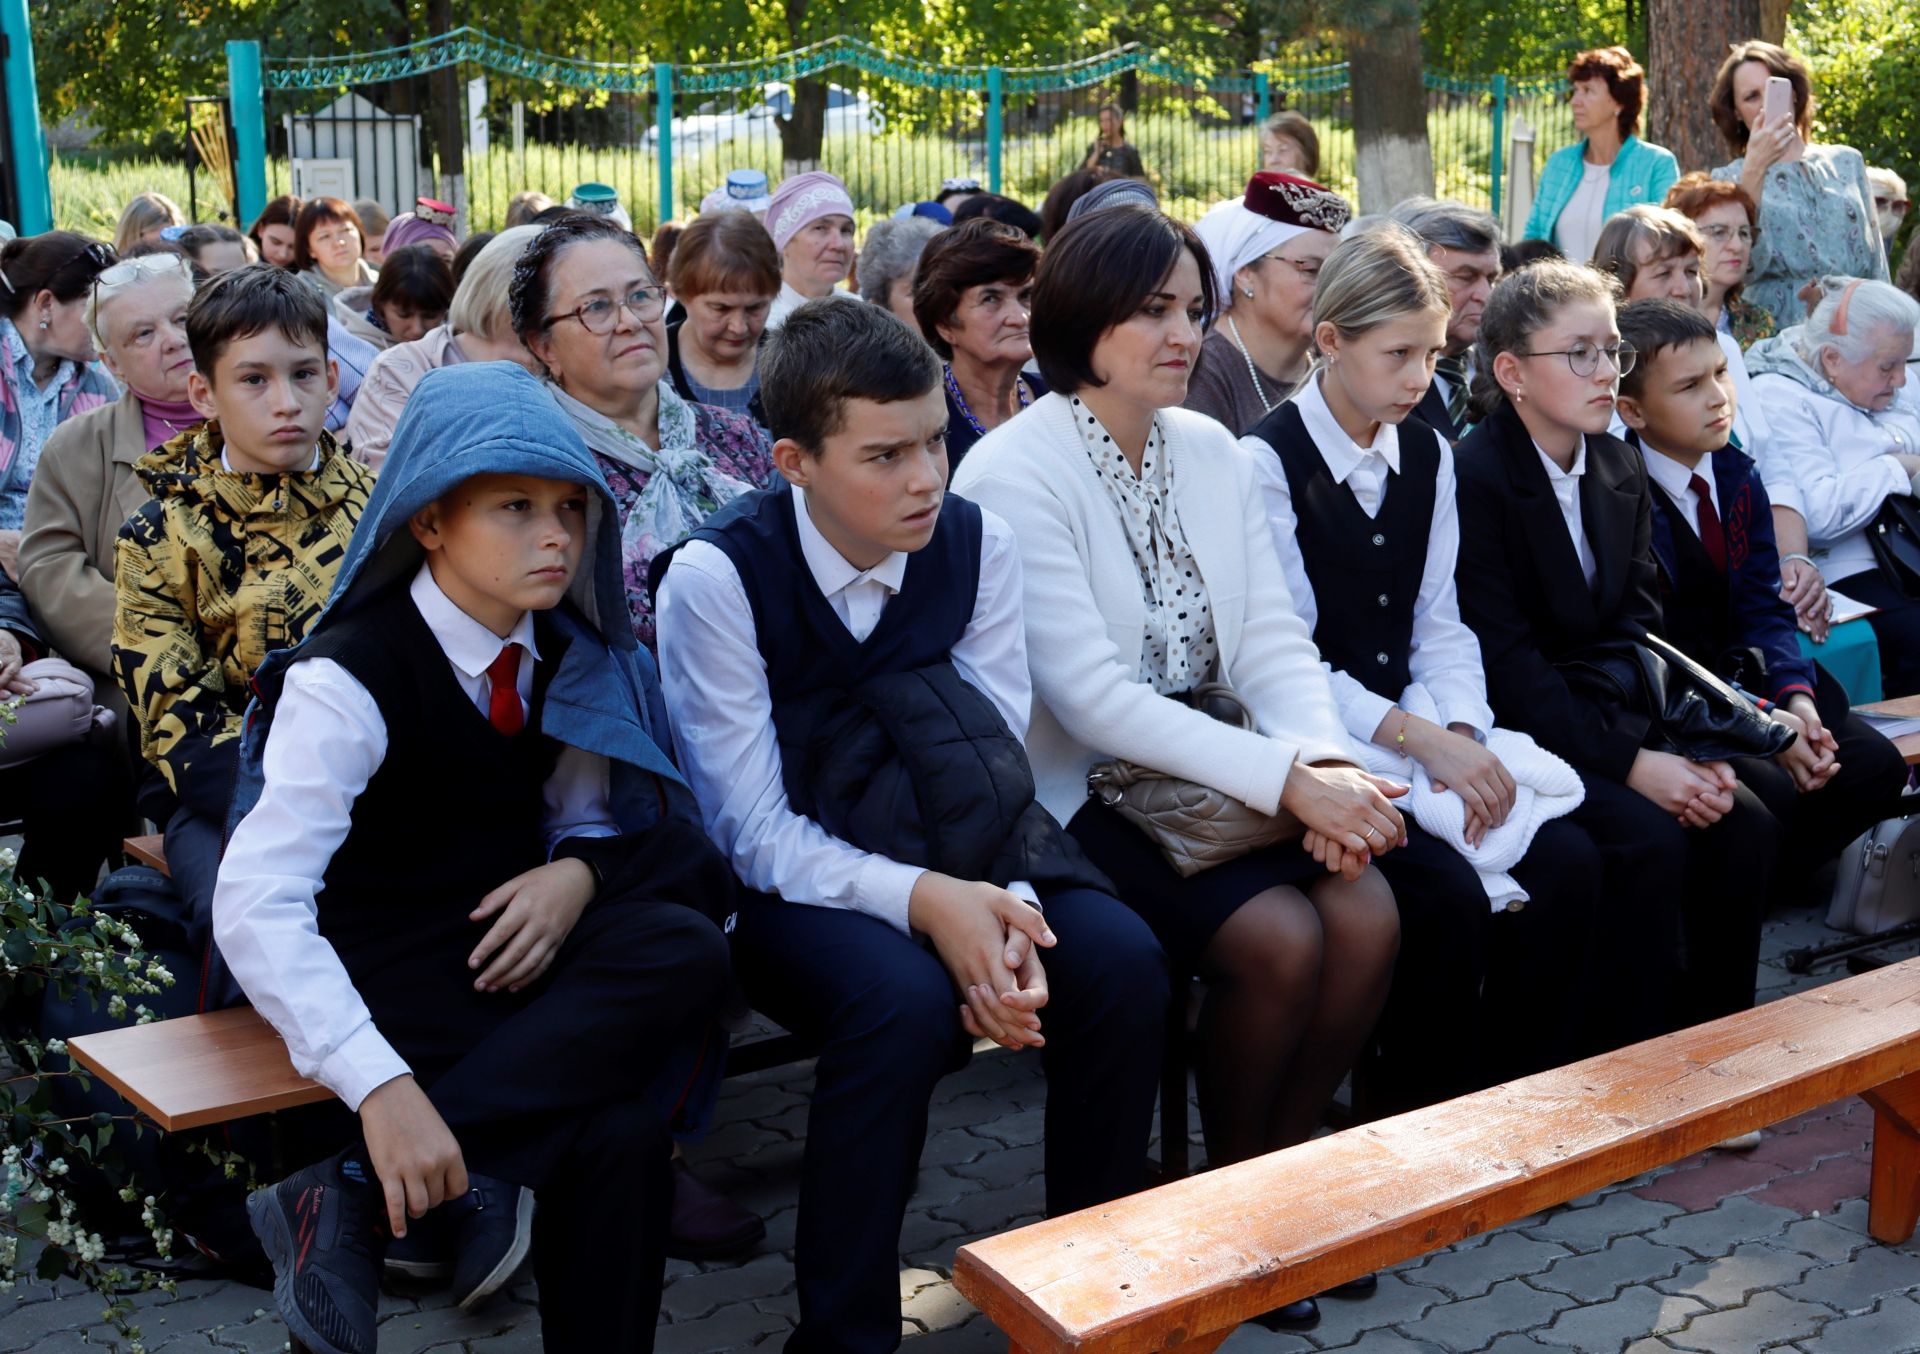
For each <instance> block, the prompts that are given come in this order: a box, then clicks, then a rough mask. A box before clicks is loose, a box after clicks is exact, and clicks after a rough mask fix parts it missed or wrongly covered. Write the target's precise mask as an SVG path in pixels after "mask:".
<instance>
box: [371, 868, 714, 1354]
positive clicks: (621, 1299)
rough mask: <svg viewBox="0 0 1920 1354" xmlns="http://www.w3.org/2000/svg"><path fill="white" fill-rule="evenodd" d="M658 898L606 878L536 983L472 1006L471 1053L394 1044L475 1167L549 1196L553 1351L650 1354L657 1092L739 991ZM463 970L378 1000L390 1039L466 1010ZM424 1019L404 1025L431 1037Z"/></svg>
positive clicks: (542, 1267)
mask: <svg viewBox="0 0 1920 1354" xmlns="http://www.w3.org/2000/svg"><path fill="white" fill-rule="evenodd" d="M647 884H648V881H647V880H646V879H645V878H644V877H637V878H618V879H610V880H608V881H607V883H606V884H605V885H604V886H603V887H602V889H601V891H600V894H599V896H598V897H596V898H595V899H594V901H593V903H592V904H590V905H589V906H588V908H587V909H586V911H585V912H583V913H582V914H581V916H580V920H579V922H578V924H576V925H575V927H574V928H573V931H572V933H571V934H569V935H568V937H567V939H566V941H565V942H564V943H563V944H562V945H561V947H560V952H559V954H558V956H557V957H556V958H555V960H554V962H553V966H552V967H551V968H550V969H549V970H548V971H547V973H546V974H545V975H544V976H543V977H542V978H541V980H540V981H539V982H538V983H537V984H535V985H534V986H533V987H531V988H529V989H528V990H526V991H525V992H522V993H519V994H507V993H493V994H488V995H487V999H488V1002H489V1003H492V1004H493V1007H494V1010H495V1011H497V1014H495V1015H494V1016H493V1017H492V1019H491V1023H488V1024H475V1023H473V1022H472V1021H471V1020H470V1018H469V1017H470V1016H471V1012H472V1010H473V1008H472V1007H470V1006H467V1007H463V1008H462V1009H463V1016H462V1019H463V1022H465V1023H463V1024H462V1025H461V1027H459V1028H456V1029H453V1030H450V1031H449V1032H448V1033H449V1034H450V1036H451V1037H452V1042H453V1043H457V1044H458V1046H459V1047H460V1049H461V1052H460V1053H459V1055H458V1056H457V1057H453V1058H452V1059H451V1060H449V1056H448V1050H449V1047H450V1046H451V1045H450V1042H449V1041H448V1040H442V1039H433V1040H430V1041H428V1042H427V1043H425V1044H424V1045H421V1046H415V1044H414V1041H412V1040H410V1039H409V1038H407V1037H405V1036H404V1035H403V1036H402V1037H399V1038H394V1045H395V1048H396V1051H397V1052H398V1053H399V1054H400V1056H401V1057H402V1058H405V1059H406V1060H407V1061H408V1064H409V1065H410V1066H412V1067H413V1068H414V1069H415V1071H416V1075H417V1076H418V1077H419V1079H420V1081H421V1084H422V1085H423V1086H424V1087H425V1089H426V1092H427V1096H428V1098H429V1099H430V1100H431V1101H432V1102H433V1105H434V1107H435V1109H437V1110H438V1111H439V1112H440V1116H441V1118H443V1119H444V1120H445V1121H446V1123H447V1126H448V1127H449V1128H450V1129H452V1130H453V1134H454V1137H455V1138H456V1139H458V1141H459V1143H460V1149H461V1154H462V1156H463V1158H464V1159H465V1162H466V1165H467V1168H468V1170H469V1171H471V1172H476V1173H478V1174H481V1175H487V1176H492V1177H494V1178H495V1179H498V1180H504V1181H506V1182H508V1183H510V1184H517V1185H525V1186H527V1187H528V1188H530V1189H532V1190H533V1191H534V1193H535V1194H536V1195H537V1196H538V1200H539V1209H538V1212H537V1214H536V1215H535V1221H534V1239H533V1267H534V1276H535V1278H536V1279H537V1281H538V1282H539V1286H540V1323H541V1336H542V1340H543V1343H544V1346H545V1348H546V1349H548V1350H550V1351H553V1352H554V1354H561V1351H566V1352H567V1354H575V1352H576V1351H580V1350H589V1349H591V1350H620V1351H630V1350H632V1351H646V1350H650V1349H652V1348H653V1336H654V1326H655V1324H656V1323H657V1322H658V1320H659V1312H660V1291H661V1280H662V1274H663V1270H664V1267H665V1262H666V1235H667V1223H668V1217H669V1214H670V1212H671V1209H672V1201H673V1183H672V1167H671V1164H670V1159H669V1150H670V1140H669V1135H668V1123H667V1120H668V1115H667V1112H666V1111H665V1110H664V1109H663V1108H662V1106H663V1104H671V1103H673V1099H674V1088H671V1087H663V1086H662V1085H661V1084H660V1082H661V1079H662V1076H663V1073H664V1071H665V1069H666V1068H667V1066H668V1065H669V1062H670V1060H671V1059H672V1058H673V1056H674V1054H675V1053H676V1051H677V1050H679V1049H681V1048H683V1047H684V1046H685V1043H686V1041H688V1040H690V1039H700V1038H702V1037H703V1033H704V1031H705V1030H706V1028H707V1027H708V1025H709V1023H710V1022H711V1020H712V1018H713V1017H714V1015H715V1014H716V1013H717V1012H718V1011H719V1009H720V1005H721V1002H722V1000H723V997H724V994H725V992H726V989H727V983H728V981H729V979H728V955H727V945H726V939H725V937H723V936H722V935H721V934H720V931H719V928H717V927H716V926H715V925H714V924H713V923H712V922H711V921H709V920H708V919H707V918H706V917H704V916H702V915H700V914H699V913H698V912H696V911H694V910H693V909H692V908H689V907H686V906H683V905H681V904H679V903H669V902H661V901H657V900H655V899H654V898H652V897H651V896H649V893H648V888H647ZM476 926H478V924H476ZM482 934H484V931H483V930H481V929H476V930H475V933H474V937H473V939H474V940H475V941H476V942H477V941H478V939H479V937H480V935H482ZM466 960H467V956H466V953H465V952H462V953H459V954H439V955H421V956H419V961H418V963H417V964H416V965H414V966H413V969H412V972H411V974H410V975H409V978H408V980H407V982H406V987H407V990H406V991H382V990H378V988H370V987H363V988H362V990H361V996H362V997H364V998H365V999H366V1000H367V1004H368V1007H369V1009H370V1010H371V1011H372V1012H373V1013H374V1023H375V1025H376V1026H380V1024H381V1021H380V1014H381V1012H382V1010H387V1011H389V1012H392V1011H395V1010H396V1009H397V1004H398V1003H406V1004H407V1005H409V1006H412V1007H415V1008H418V1007H419V1006H421V1005H422V1004H431V1003H443V1004H445V1005H446V1006H448V1007H451V1005H452V1004H451V1002H447V1001H446V1000H445V998H446V996H447V994H448V993H450V992H451V991H454V990H456V989H465V990H466V991H468V992H471V989H472V982H473V975H472V973H471V971H470V970H468V968H467V963H466ZM357 982H358V979H356V983H357ZM415 1014H416V1019H414V1020H412V1021H409V1020H405V1019H396V1020H393V1021H391V1022H389V1023H390V1024H391V1026H392V1028H393V1029H394V1030H396V1031H403V1030H407V1029H410V1028H420V1027H421V1022H420V1021H419V1020H418V1019H417V1010H416V1013H415ZM383 1032H384V1030H383ZM389 1037H390V1038H392V1037H393V1036H392V1035H389ZM710 1056H712V1057H718V1056H720V1049H719V1046H718V1044H717V1043H716V1044H715V1045H714V1046H713V1048H712V1049H711V1050H710ZM333 1145H334V1146H337V1145H338V1143H337V1142H336V1143H334V1144H333Z"/></svg>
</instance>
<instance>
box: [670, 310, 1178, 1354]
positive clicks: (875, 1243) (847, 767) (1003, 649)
mask: <svg viewBox="0 0 1920 1354" xmlns="http://www.w3.org/2000/svg"><path fill="white" fill-rule="evenodd" d="M760 361H761V365H760V372H761V376H760V391H761V399H762V401H763V403H764V405H765V408H766V412H767V418H768V422H769V424H770V427H771V431H772V432H773V434H774V436H775V438H776V439H777V440H776V442H775V444H774V448H773V454H774V460H775V463H776V464H777V465H778V466H779V469H780V472H781V474H782V476H783V477H784V478H785V480H786V481H787V484H786V485H783V486H780V487H777V488H775V489H770V490H764V491H761V492H758V493H754V494H750V495H745V496H743V497H742V498H740V499H738V500H736V501H735V502H734V503H733V504H730V505H728V507H727V508H725V509H723V510H722V511H721V512H719V513H717V514H715V515H714V516H713V517H712V518H710V519H709V520H708V522H707V523H706V525H705V526H704V527H702V528H701V529H700V530H699V531H696V532H695V533H694V534H693V536H692V537H691V538H690V539H689V540H688V541H687V542H686V543H685V544H684V545H682V546H681V547H680V548H679V549H678V550H677V551H675V552H674V553H673V554H672V555H671V556H670V557H663V558H662V559H661V560H660V561H658V562H657V563H656V566H655V579H656V586H657V589H658V609H657V612H656V615H657V617H658V634H659V643H660V664H661V676H662V683H663V686H664V688H665V691H666V696H667V705H668V708H669V710H671V711H672V713H673V719H674V723H675V727H676V729H677V733H678V737H679V740H680V745H681V747H682V748H683V749H685V753H686V761H687V773H688V779H689V781H690V782H691V783H692V785H693V788H694V793H695V795H696V796H697V797H698V799H699V801H700V807H701V812H702V815H703V817H704V818H705V821H706V824H707V830H708V832H709V833H710V834H711V836H712V837H713V839H714V841H715V842H716V843H717V844H718V845H719V846H720V848H721V849H722V850H723V851H724V852H726V854H727V855H728V857H729V858H730V859H731V860H732V862H733V866H734V869H735V871H736V872H737V873H738V875H739V876H740V878H741V879H742V880H743V881H744V882H745V883H746V884H747V886H748V887H749V888H750V889H753V890H756V891H757V893H756V894H755V895H752V896H749V897H748V898H746V899H744V900H743V901H742V904H741V906H740V911H739V917H738V923H737V925H736V927H735V929H734V931H733V933H732V934H733V956H734V966H735V971H736V972H737V974H738V975H739V977H740V980H741V982H742V984H743V986H744V988H745V990H746V994H747V997H748V999H749V1000H750V1001H752V1003H753V1004H754V1005H755V1006H756V1007H758V1008H759V1009H761V1010H763V1011H765V1012H767V1013H768V1014H769V1015H771V1016H773V1017H774V1018H775V1019H776V1020H778V1021H780V1023H781V1024H783V1025H785V1026H786V1027H787V1028H788V1029H790V1030H793V1031H795V1032H796V1033H801V1034H804V1035H806V1036H808V1037H810V1038H812V1039H815V1040H818V1041H819V1042H820V1043H821V1044H822V1045H823V1050H824V1051H823V1052H822V1053H821V1055H820V1060H819V1063H818V1067H817V1071H816V1085H815V1091H814V1099H813V1105H812V1108H811V1110H810V1113H809V1117H808V1122H807V1148H806V1161H805V1167H804V1174H803V1177H802V1181H801V1192H800V1218H799V1233H798V1239H797V1243H796V1259H795V1268H796V1270H797V1272H798V1277H799V1291H800V1325H799V1328H798V1329H797V1330H796V1331H795V1332H794V1334H793V1336H792V1338H791V1339H790V1340H789V1341H788V1343H787V1349H788V1350H789V1351H796V1352H797V1351H813V1350H832V1351H835V1354H876V1352H880V1351H887V1350H891V1349H894V1348H895V1347H896V1346H897V1345H898V1344H899V1342H900V1295H899V1287H898V1278H897V1275H898V1270H899V1232H900V1225H901V1221H902V1219H903V1217H904V1214H905V1211H906V1206H907V1201H908V1199H909V1197H910V1196H911V1194H912V1192H913V1186H914V1180H915V1175H916V1170H917V1166H918V1162H919V1157H920V1150H921V1146H922V1144H923V1141H924V1139H925V1136H926V1128H927V1104H928V1100H929V1098H930V1096H931V1094H932V1091H933V1087H934V1083H935V1082H937V1081H938V1080H939V1079H940V1078H941V1077H942V1076H943V1075H944V1074H945V1073H947V1072H949V1071H952V1070H954V1069H956V1068H957V1067H959V1066H960V1065H961V1064H962V1063H963V1062H964V1061H965V1059H966V1057H967V1052H968V1048H969V1046H970V1044H971V1041H972V1040H973V1039H974V1038H978V1037H983V1036H984V1037H986V1038H990V1039H992V1040H994V1041H995V1042H997V1043H999V1044H1001V1045H1003V1046H1004V1047H1006V1048H1009V1049H1026V1048H1037V1049H1040V1050H1041V1057H1042V1060H1043V1063H1044V1066H1045V1070H1046V1073H1047V1079H1048V1105H1047V1142H1046V1173H1047V1208H1048V1211H1049V1212H1050V1213H1060V1212H1066V1211H1071V1210H1073V1209H1077V1208H1082V1207H1086V1206H1089V1205H1092V1204H1096V1203H1100V1202H1103V1201H1105V1200H1107V1199H1110V1198H1113V1197H1116V1196H1118V1195H1121V1194H1124V1193H1126V1192H1128V1191H1129V1190H1131V1189H1134V1188H1137V1187H1138V1186H1139V1185H1140V1184H1142V1183H1143V1181H1142V1179H1141V1175H1142V1166H1143V1162H1144V1153H1145V1149H1146V1145H1147V1138H1148V1133H1149V1129H1150V1121H1151V1117H1152V1108H1153V1100H1154V1082H1155V1077H1156V1068H1157V1065H1158V1061H1159V1049H1160V1043H1161V1028H1162V1022H1163V1019H1164V1013H1165V1009H1166V1001H1167V991H1168V984H1167V975H1166V963H1165V959H1164V957H1163V956H1162V954H1161V951H1160V949H1159V946H1158V943H1157V942H1156V941H1155V940H1154V939H1153V936H1152V934H1151V933H1150V932H1149V931H1148V930H1147V928H1146V926H1145V924H1144V923H1143V922H1141V921H1140V919H1139V918H1138V917H1137V916H1136V915H1135V914H1134V913H1133V912H1131V911H1129V910H1128V909H1127V908H1125V907H1124V906H1122V905H1121V904H1120V903H1119V902H1118V901H1116V900H1115V899H1114V898H1113V897H1112V896H1111V893H1110V889H1109V886H1108V884H1107V882H1106V880H1104V879H1103V878H1102V877H1101V876H1100V875H1099V874H1098V872H1097V871H1095V870H1093V868H1092V866H1091V865H1090V864H1088V863H1087V861H1086V860H1085V858H1084V857H1082V856H1080V855H1079V853H1078V851H1077V849H1076V848H1075V847H1074V846H1073V845H1072V843H1071V840H1070V839H1069V838H1067V837H1066V835H1065V833H1064V832H1063V831H1062V829H1061V828H1060V826H1059V824H1058V823H1056V822H1054V820H1053V819H1052V818H1051V817H1050V816H1048V815H1047V813H1046V811H1045V810H1044V809H1043V808H1041V807H1040V806H1039V804H1038V803H1037V802H1035V801H1034V799H1033V783H1032V774H1031V771H1030V769H1029V768H1028V766H1027V763H1026V758H1025V755H1024V752H1023V750H1022V749H1021V747H1020V744H1019V741H1018V740H1019V737H1020V735H1021V734H1022V733H1023V732H1024V730H1025V728H1026V722H1027V719H1028V715H1029V710H1030V706H1031V699H1032V696H1031V685H1030V678H1029V676H1028V672H1027V664H1026V646H1025V640H1024V632H1023V629H1022V618H1021V581H1020V571H1019V556H1018V554H1017V553H1016V552H1015V551H1014V549H1013V542H1012V537H1011V533H1010V531H1009V529H1008V527H1007V526H1006V524H1005V523H1004V522H1002V521H1001V520H1000V519H999V518H997V517H994V516H993V515H992V514H990V513H985V512H982V511H981V510H980V509H979V508H978V507H976V506H975V505H974V504H971V503H969V502H967V501H965V500H963V499H960V498H957V497H954V496H952V495H950V494H948V493H946V482H947V457H946V445H945V430H946V422H947V412H946V401H945V399H944V397H943V395H942V393H941V385H940V366H939V362H938V360H937V359H936V358H935V357H934V356H933V354H932V352H931V350H929V349H928V348H927V347H926V345H925V344H924V343H923V342H922V341H921V339H920V338H919V337H918V336H917V335H915V334H913V333H912V332H911V331H910V330H908V329H907V328H906V327H905V326H903V325H902V324H900V323H899V321H898V320H896V319H894V318H893V317H892V316H891V315H889V314H887V313H886V312H885V311H884V310H882V309H880V308H877V307H873V306H847V305H840V304H837V303H833V302H817V303H810V304H808V305H805V306H802V307H800V308H799V309H798V310H796V311H795V312H794V313H793V314H792V315H791V316H790V317H789V318H788V320H787V322H786V325H785V326H784V327H783V328H782V329H781V330H780V331H779V332H778V333H776V334H774V335H773V336H772V337H771V338H770V339H769V340H768V343H767V347H766V350H765V351H764V352H763V354H762V355H761V360H760ZM1043 954H1044V958H1043V957H1042V956H1043Z"/></svg>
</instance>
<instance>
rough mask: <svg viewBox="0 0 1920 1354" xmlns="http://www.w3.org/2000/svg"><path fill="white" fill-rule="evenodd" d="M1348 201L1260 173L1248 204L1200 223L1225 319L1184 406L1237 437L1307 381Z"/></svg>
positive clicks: (1290, 177) (1308, 182)
mask: <svg viewBox="0 0 1920 1354" xmlns="http://www.w3.org/2000/svg"><path fill="white" fill-rule="evenodd" d="M1351 214H1352V213H1351V212H1350V211H1349V210H1348V207H1347V203H1346V199H1345V198H1343V197H1341V196H1340V195H1339V194H1338V193H1335V192H1334V191H1332V190H1331V189H1329V188H1323V187H1321V186H1320V185H1319V184H1317V183H1315V182H1314V181H1313V180H1312V179H1307V178H1302V177H1301V176H1300V175H1298V174H1271V173H1267V172H1265V171H1262V172H1261V173H1258V174H1255V175H1254V176H1253V178H1252V180H1250V181H1249V182H1248V184H1247V191H1246V195H1245V196H1244V197H1242V198H1238V199H1235V200H1233V201H1230V202H1223V203H1221V204H1220V205H1219V206H1217V207H1215V208H1214V209H1213V210H1212V211H1210V212H1208V213H1207V214H1206V215H1205V216H1203V217H1202V218H1200V223H1199V224H1198V225H1197V226H1195V227H1194V232H1195V233H1196V234H1197V235H1199V237H1200V238H1201V239H1202V240H1204V241H1205V242H1206V246H1207V253H1208V256H1209V257H1210V258H1211V259H1212V261H1213V288H1214V295H1215V297H1217V298H1218V302H1217V304H1218V306H1219V310H1218V311H1217V312H1216V313H1215V314H1214V316H1213V317H1212V328H1211V330H1210V331H1209V332H1208V334H1207V339H1206V342H1205V343H1203V344H1201V346H1200V358H1201V360H1200V365H1199V368H1198V369H1197V370H1196V371H1195V372H1194V374H1193V379H1192V380H1191V381H1190V382H1189V383H1188V385H1187V398H1186V407H1187V408H1189V409H1193V410H1197V411H1198V412H1200V413H1202V414H1205V415H1207V416H1208V417H1209V418H1212V419H1215V420H1217V421H1218V422H1220V423H1223V424H1225V425H1226V428H1227V431H1228V432H1230V433H1232V434H1233V435H1234V436H1236V437H1238V436H1239V435H1240V434H1241V433H1244V432H1246V431H1248V430H1249V429H1250V428H1252V427H1253V425H1254V424H1256V423H1258V422H1259V421H1260V420H1261V419H1263V418H1265V417H1266V416H1267V415H1268V414H1270V413H1272V412H1273V411H1274V410H1275V409H1278V408H1279V407H1280V406H1281V405H1282V404H1284V403H1286V401H1287V398H1288V397H1289V396H1290V395H1292V394H1293V392H1294V391H1296V390H1298V389H1299V388H1300V387H1301V385H1303V384H1304V383H1305V382H1306V379H1307V373H1308V370H1309V368H1310V366H1311V362H1310V357H1309V349H1310V348H1311V347H1312V346H1313V290H1314V286H1315V284H1316V283H1317V282H1318V281H1319V279H1320V264H1321V263H1322V262H1323V261H1324V260H1325V259H1326V257H1327V255H1329V254H1331V253H1332V252H1333V247H1334V246H1335V245H1336V244H1338V243H1340V228H1341V227H1342V226H1344V225H1346V224H1347V220H1348V218H1349V217H1350V216H1351Z"/></svg>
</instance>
